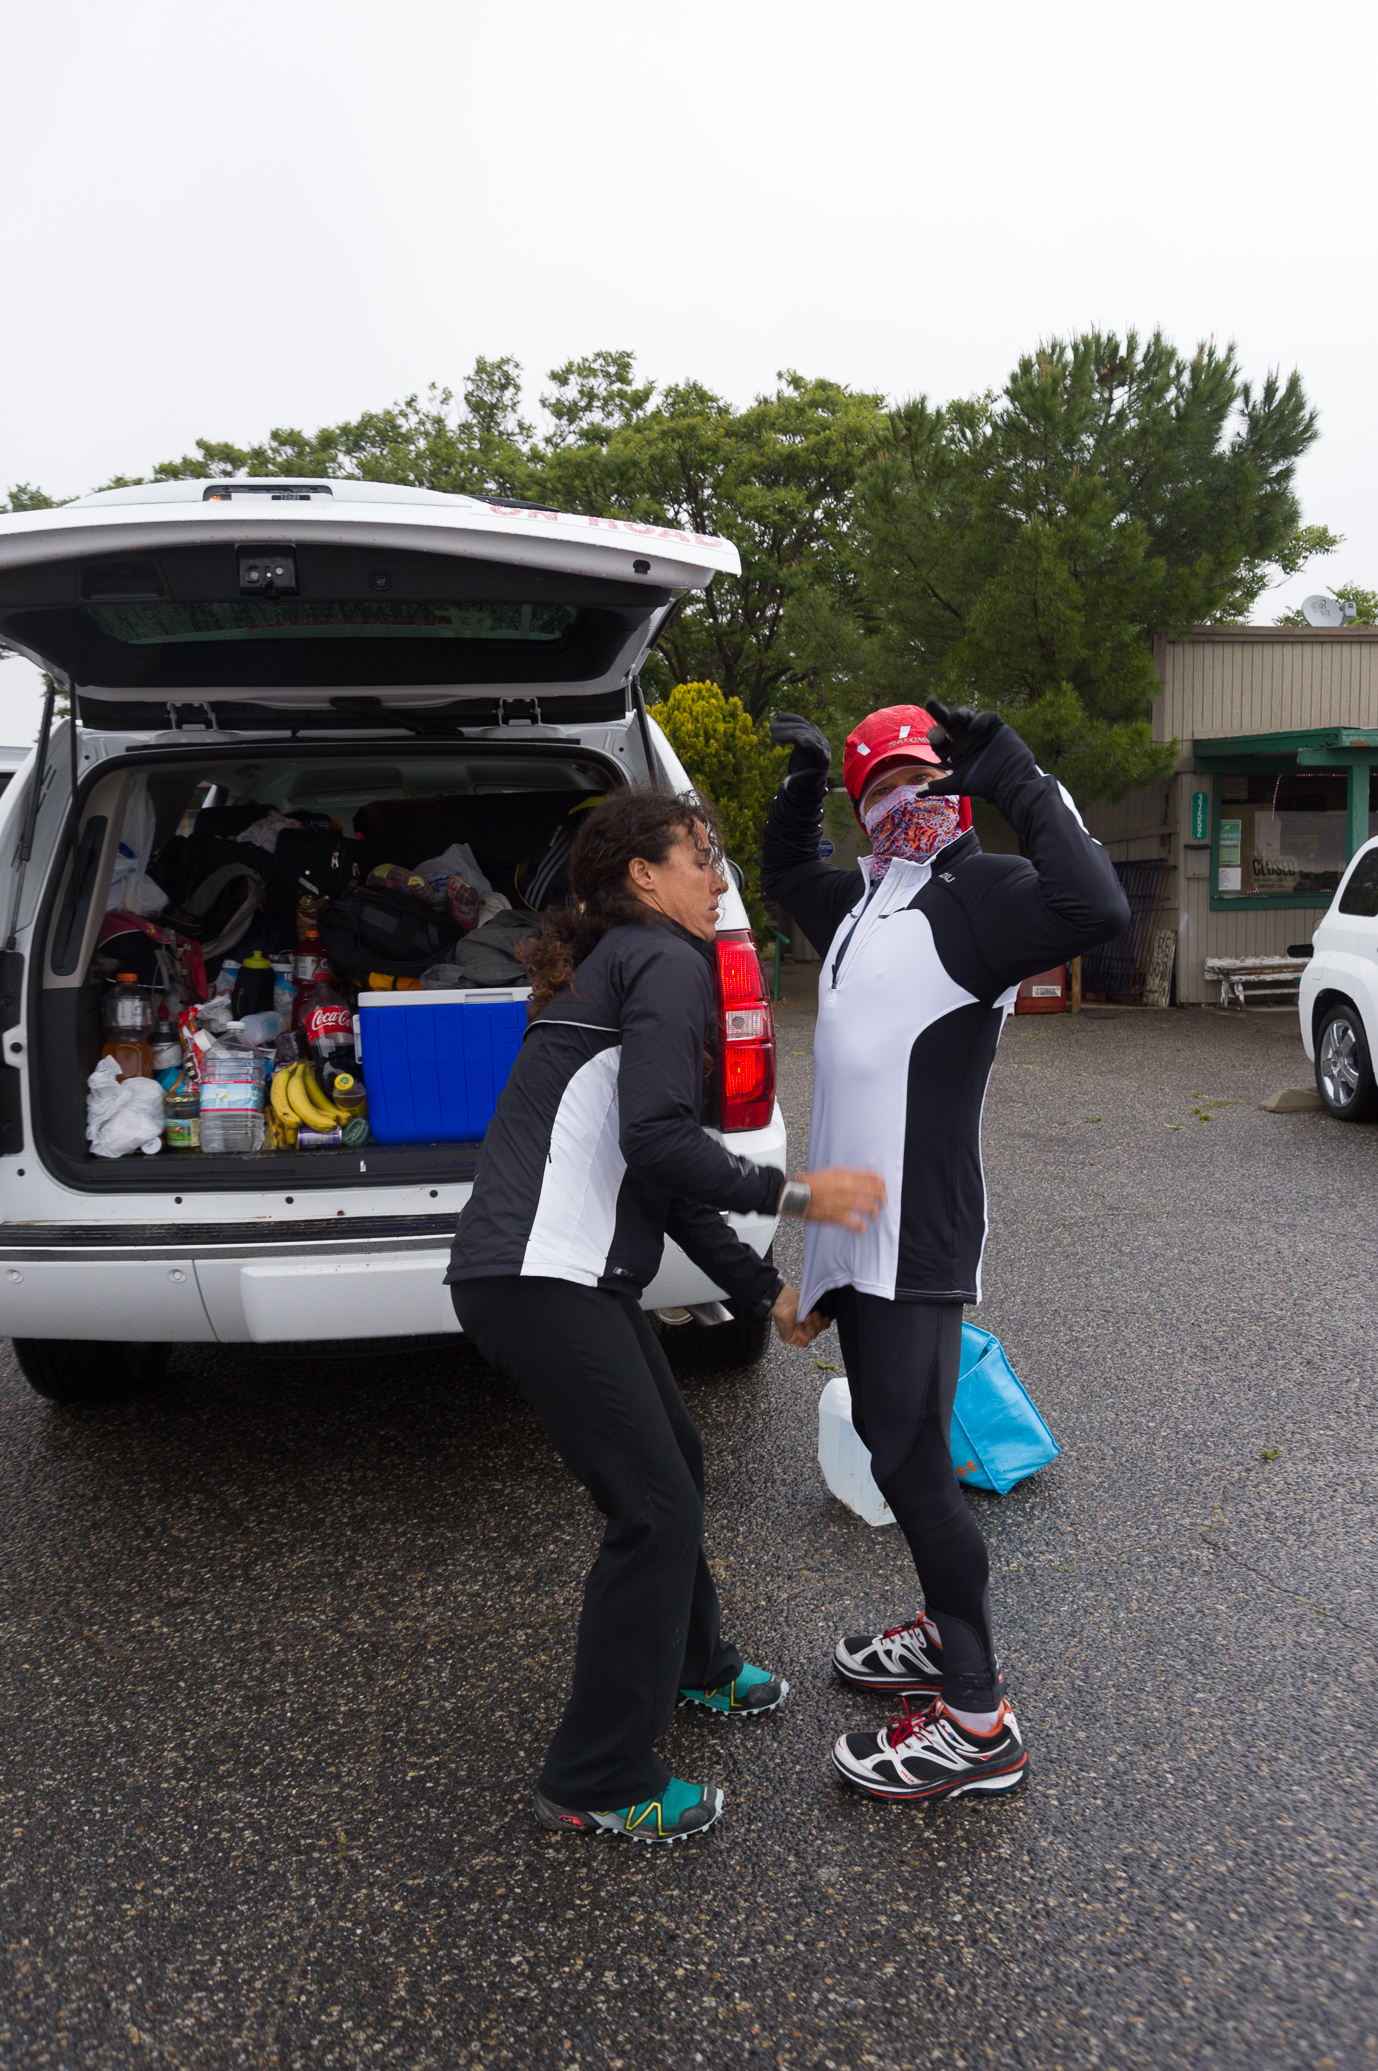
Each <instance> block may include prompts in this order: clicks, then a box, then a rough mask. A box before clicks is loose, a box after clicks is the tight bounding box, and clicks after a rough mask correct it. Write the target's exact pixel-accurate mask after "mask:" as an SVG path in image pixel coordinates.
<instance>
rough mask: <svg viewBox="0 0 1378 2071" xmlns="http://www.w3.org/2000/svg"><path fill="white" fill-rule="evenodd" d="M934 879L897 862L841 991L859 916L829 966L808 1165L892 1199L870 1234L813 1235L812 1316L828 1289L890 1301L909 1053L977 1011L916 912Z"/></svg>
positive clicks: (822, 1229) (827, 1230)
mask: <svg viewBox="0 0 1378 2071" xmlns="http://www.w3.org/2000/svg"><path fill="white" fill-rule="evenodd" d="M930 874H931V873H930V870H929V866H928V865H927V864H926V863H911V862H900V861H896V862H894V863H892V864H891V866H890V868H889V870H888V871H887V872H886V874H885V877H884V878H883V879H882V881H881V885H880V889H879V890H878V891H877V893H876V895H875V897H874V899H872V901H871V904H870V906H869V907H868V908H867V909H866V911H865V912H864V913H863V915H862V917H861V920H860V921H859V922H858V923H857V924H856V932H855V934H854V935H853V936H852V938H851V941H850V942H848V943H847V948H846V952H845V954H844V955H843V957H842V960H841V963H840V965H839V966H838V973H837V979H836V983H834V980H833V964H834V961H835V960H836V958H837V955H838V950H839V948H840V947H841V944H842V943H843V942H844V941H845V940H846V937H847V931H848V929H849V928H850V927H851V926H852V917H851V915H849V916H848V917H847V919H846V920H844V921H843V923H842V926H841V927H840V928H839V929H838V932H837V936H836V938H835V939H834V941H833V943H832V944H831V945H830V947H829V950H828V954H827V956H826V957H825V958H824V960H823V968H822V972H821V974H820V977H819V983H818V1028H817V1033H816V1034H815V1037H814V1094H813V1121H812V1125H811V1128H810V1132H809V1165H810V1167H811V1168H812V1169H813V1170H815V1171H818V1170H820V1169H821V1168H822V1167H824V1166H827V1165H852V1166H862V1167H869V1168H871V1169H872V1170H874V1171H877V1172H879V1173H880V1174H881V1176H882V1177H883V1179H884V1181H885V1187H886V1195H887V1199H886V1204H885V1207H884V1209H883V1210H882V1211H881V1213H880V1215H878V1216H877V1217H876V1218H875V1220H874V1221H873V1222H871V1223H870V1224H869V1225H868V1227H867V1228H866V1230H865V1231H856V1230H845V1229H842V1228H841V1227H839V1226H838V1225H836V1224H832V1223H809V1224H807V1225H806V1226H805V1230H804V1272H803V1284H802V1288H801V1292H800V1310H801V1312H802V1313H805V1314H807V1312H808V1310H809V1309H810V1308H812V1307H813V1305H814V1303H815V1301H816V1300H817V1299H818V1297H819V1295H820V1294H822V1293H824V1292H825V1291H826V1290H827V1289H828V1288H830V1287H842V1286H851V1287H856V1288H859V1289H860V1290H861V1291H862V1292H863V1293H865V1294H878V1295H883V1296H885V1297H888V1298H893V1296H894V1292H895V1274H896V1268H897V1264H898V1258H899V1241H900V1219H901V1213H902V1209H903V1184H902V1183H903V1178H904V1139H905V1125H906V1115H907V1108H908V1099H909V1057H910V1052H911V1051H912V1049H913V1047H914V1044H915V1042H916V1041H917V1039H918V1037H919V1036H920V1035H921V1034H922V1033H923V1031H924V1029H926V1028H929V1027H931V1026H932V1024H933V1023H934V1022H935V1021H939V1020H941V1019H942V1018H943V1016H944V1015H946V1014H951V1013H953V1012H955V1010H956V1009H957V1008H959V1007H969V1006H973V1005H974V1004H975V1003H976V1000H975V995H974V994H973V993H970V992H968V991H967V990H966V988H965V987H964V986H961V985H959V984H958V983H957V981H956V980H955V979H954V978H953V977H952V976H951V975H950V973H949V972H948V970H947V967H946V965H945V964H944V963H943V961H942V959H941V957H940V956H939V955H938V951H937V947H936V945H935V943H934V940H933V930H932V928H931V927H930V926H929V923H928V919H927V916H926V915H925V914H923V913H917V912H914V911H913V910H911V908H910V905H909V902H910V900H911V899H912V898H913V897H914V895H915V893H916V892H918V891H919V890H920V889H921V888H922V887H923V886H924V885H925V884H927V882H928V879H929V876H930Z"/></svg>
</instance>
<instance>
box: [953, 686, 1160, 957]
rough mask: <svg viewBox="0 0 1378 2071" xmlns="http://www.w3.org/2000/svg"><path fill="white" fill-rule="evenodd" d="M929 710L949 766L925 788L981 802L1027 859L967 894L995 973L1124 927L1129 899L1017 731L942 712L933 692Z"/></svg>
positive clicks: (1070, 952) (1076, 951) (1073, 949)
mask: <svg viewBox="0 0 1378 2071" xmlns="http://www.w3.org/2000/svg"><path fill="white" fill-rule="evenodd" d="M928 710H929V711H930V712H931V713H932V714H933V716H934V718H935V719H936V720H937V721H938V727H939V729H941V730H935V731H934V732H933V733H932V734H930V735H929V743H930V745H931V746H932V747H933V748H934V749H936V751H937V752H938V754H940V755H941V756H942V758H943V761H944V762H945V763H946V764H947V765H948V766H949V768H950V770H951V774H950V776H948V777H945V778H942V779H939V780H936V781H934V782H933V783H931V784H929V785H928V786H927V787H926V788H927V790H928V791H929V793H930V794H932V793H940V794H941V793H961V792H965V793H968V794H970V795H973V796H975V797H978V798H984V799H986V800H987V801H988V802H989V803H990V804H991V805H993V806H995V808H996V809H997V811H999V812H1001V813H1003V814H1004V816H1005V818H1006V819H1007V820H1008V821H1009V823H1010V825H1011V827H1013V829H1014V831H1015V833H1016V834H1017V835H1018V836H1019V839H1020V841H1021V842H1022V844H1023V847H1024V852H1025V855H1026V856H1027V858H1028V861H1029V863H1030V864H1031V865H1032V866H1033V867H1032V870H1028V869H1020V870H1012V871H1010V872H1009V873H1007V874H1003V875H1001V876H1000V877H998V878H992V879H990V880H989V882H988V883H985V884H983V883H982V881H981V880H976V881H975V882H976V883H977V884H980V885H982V888H981V889H980V890H977V891H975V892H974V893H972V894H971V895H970V906H969V915H970V919H971V921H972V925H973V929H974V932H975V935H976V944H977V948H978V950H979V953H980V955H981V956H982V958H983V959H984V961H985V962H986V963H987V964H988V965H989V966H990V968H991V970H992V972H993V973H994V975H995V977H996V979H997V980H998V981H999V982H1000V983H1001V984H1002V985H1008V984H1012V983H1014V982H1015V981H1016V980H1018V979H1022V978H1028V977H1030V976H1032V974H1033V973H1034V972H1035V971H1045V970H1048V969H1049V968H1050V967H1051V966H1052V965H1054V964H1060V963H1064V962H1066V961H1067V959H1068V958H1069V957H1074V956H1081V955H1083V954H1084V953H1085V951H1087V950H1088V949H1094V948H1095V946H1096V944H1097V943H1098V942H1105V941H1107V940H1108V939H1109V938H1110V937H1111V936H1112V935H1117V934H1119V933H1120V931H1121V930H1122V929H1123V928H1126V927H1127V926H1128V925H1129V902H1128V900H1127V899H1126V898H1125V895H1124V889H1123V887H1122V886H1121V884H1120V881H1119V878H1118V877H1117V876H1116V874H1115V870H1114V866H1113V865H1112V863H1111V861H1110V858H1109V857H1108V856H1107V855H1106V853H1105V850H1104V849H1103V848H1102V847H1101V845H1100V843H1099V842H1098V841H1096V840H1094V839H1093V838H1092V836H1091V835H1090V834H1088V833H1087V831H1086V827H1085V825H1084V823H1083V821H1082V817H1081V814H1080V813H1079V812H1078V811H1077V809H1076V806H1075V805H1074V804H1073V802H1072V799H1071V796H1070V794H1069V793H1068V792H1067V791H1066V790H1065V789H1064V787H1063V786H1062V785H1061V784H1060V783H1059V782H1058V780H1057V778H1056V777H1050V776H1048V775H1046V774H1045V772H1044V771H1043V770H1041V769H1040V768H1039V767H1038V764H1037V763H1036V762H1035V761H1034V758H1033V755H1032V753H1031V752H1030V750H1029V749H1028V748H1027V747H1026V746H1025V744H1024V742H1023V741H1021V740H1020V738H1019V736H1018V734H1017V733H1015V732H1014V731H1013V729H1012V728H1011V727H1009V726H1007V725H1006V724H1005V722H1004V721H1003V720H1002V719H1001V718H1000V716H999V714H998V713H995V712H976V713H973V712H969V711H967V710H966V709H965V708H964V707H960V706H959V707H957V708H955V709H951V710H949V709H948V707H946V706H945V705H941V704H939V702H938V700H937V699H936V698H930V699H929V700H928ZM939 867H941V866H939ZM963 903H967V901H966V895H965V894H964V900H963Z"/></svg>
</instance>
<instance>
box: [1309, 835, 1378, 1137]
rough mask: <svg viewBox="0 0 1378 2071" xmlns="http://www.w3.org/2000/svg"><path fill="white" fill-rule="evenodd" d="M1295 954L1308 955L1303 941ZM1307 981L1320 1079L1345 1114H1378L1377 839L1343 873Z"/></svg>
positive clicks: (1314, 943)
mask: <svg viewBox="0 0 1378 2071" xmlns="http://www.w3.org/2000/svg"><path fill="white" fill-rule="evenodd" d="M1292 953H1293V955H1303V956H1304V955H1306V954H1307V948H1306V945H1305V944H1296V945H1294V947H1293V951H1292ZM1310 957H1311V961H1310V963H1309V964H1308V965H1307V968H1306V970H1305V971H1304V972H1303V974H1302V981H1301V998H1300V1012H1301V1039H1302V1042H1303V1043H1304V1044H1305V1046H1306V1054H1307V1056H1308V1057H1310V1058H1311V1059H1313V1061H1314V1063H1315V1067H1316V1086H1317V1090H1318V1091H1319V1093H1320V1096H1321V1099H1322V1100H1323V1101H1324V1102H1325V1104H1326V1106H1327V1107H1328V1108H1329V1110H1330V1112H1331V1114H1332V1115H1338V1116H1339V1117H1340V1119H1341V1120H1342V1121H1346V1122H1367V1121H1372V1120H1373V1119H1374V1118H1375V1117H1378V1082H1375V1079H1374V1071H1373V1061H1374V1058H1375V1057H1378V840H1373V841H1369V842H1366V843H1365V844H1364V846H1363V848H1361V849H1360V850H1359V853H1358V854H1357V855H1356V856H1355V857H1354V859H1353V861H1352V862H1351V863H1350V866H1349V868H1348V870H1346V872H1345V874H1344V876H1343V877H1342V878H1341V880H1340V883H1339V886H1338V888H1337V890H1336V893H1335V897H1334V899H1333V900H1332V901H1331V903H1330V908H1329V911H1328V912H1327V913H1326V916H1325V918H1324V920H1322V922H1321V924H1320V926H1319V927H1318V928H1317V929H1316V932H1315V934H1314V936H1313V937H1312V940H1311V945H1310Z"/></svg>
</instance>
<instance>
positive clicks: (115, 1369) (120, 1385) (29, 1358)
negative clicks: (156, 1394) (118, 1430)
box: [14, 1338, 172, 1405]
mask: <svg viewBox="0 0 1378 2071" xmlns="http://www.w3.org/2000/svg"><path fill="white" fill-rule="evenodd" d="M171 1350H172V1347H171V1345H151V1344H150V1345H138V1344H134V1345H125V1344H109V1343H106V1342H105V1341H104V1340H102V1339H99V1338H15V1339H14V1356H15V1358H16V1359H17V1360H18V1361H19V1367H20V1371H21V1372H22V1374H23V1376H24V1378H25V1380H26V1381H27V1382H28V1384H29V1386H30V1387H31V1388H32V1389H33V1390H34V1392H35V1393H36V1394H38V1395H42V1396H44V1397H45V1399H46V1400H47V1401H49V1402H68V1403H88V1404H92V1405H94V1404H98V1403H111V1402H128V1401H129V1400H130V1398H131V1397H133V1396H135V1395H146V1394H148V1393H149V1392H150V1390H152V1389H154V1388H158V1387H161V1385H162V1383H163V1381H164V1380H165V1379H166V1377H167V1363H168V1355H169V1353H170V1352H171Z"/></svg>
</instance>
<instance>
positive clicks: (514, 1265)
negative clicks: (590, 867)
mask: <svg viewBox="0 0 1378 2071" xmlns="http://www.w3.org/2000/svg"><path fill="white" fill-rule="evenodd" d="M713 973H714V963H713V945H712V943H711V942H709V943H701V942H698V941H696V940H695V938H694V937H693V936H692V935H690V934H689V933H688V932H687V930H685V929H684V928H681V927H679V926H678V925H677V924H676V923H674V922H666V921H661V922H652V923H650V924H649V925H646V926H644V927H643V926H637V925H630V926H622V927H615V928H610V929H609V930H608V932H607V934H606V935H604V937H603V939H602V941H601V942H599V943H598V945H597V947H596V948H595V949H594V950H592V951H591V952H590V954H589V955H588V956H587V957H586V958H585V959H584V961H583V962H582V963H581V964H580V965H579V967H578V969H577V970H576V972H575V974H574V982H573V984H572V985H571V986H568V987H566V988H565V990H564V991H562V992H560V993H558V994H557V995H556V997H555V998H554V999H553V1000H552V1001H551V1003H550V1005H549V1006H548V1007H546V1008H545V1009H544V1011H543V1012H542V1013H540V1014H538V1015H537V1017H536V1018H535V1020H534V1021H533V1022H532V1023H531V1025H530V1027H529V1028H528V1029H527V1031H526V1036H525V1040H524V1041H523V1043H522V1047H521V1050H520V1052H519V1053H518V1057H517V1061H516V1064H515V1065H514V1066H513V1069H512V1074H511V1077H510V1078H509V1079H508V1081H507V1084H506V1086H505V1087H504V1089H503V1092H502V1096H501V1098H500V1099H499V1101H498V1105H497V1111H496V1113H495V1114H494V1116H493V1119H492V1121H491V1122H490V1124H489V1126H488V1133H487V1135H486V1136H485V1138H484V1140H483V1147H482V1149H481V1151H480V1153H479V1160H478V1171H477V1174H476V1177H475V1180H474V1191H473V1195H472V1197H471V1198H470V1200H469V1202H468V1203H467V1204H466V1206H465V1208H464V1210H463V1212H462V1214H461V1215H460V1218H459V1226H458V1229H457V1230H456V1233H455V1241H454V1248H453V1251H452V1253H451V1257H450V1270H449V1272H448V1273H447V1274H446V1280H447V1282H453V1281H456V1280H475V1279H486V1278H489V1277H490V1276H496V1275H499V1274H503V1275H506V1274H516V1275H523V1276H532V1275H535V1276H539V1277H541V1278H544V1279H550V1280H570V1281H573V1282H574V1284H575V1285H576V1286H579V1287H605V1288H616V1289H620V1290H626V1291H629V1292H634V1293H637V1294H639V1293H640V1292H641V1291H642V1289H643V1288H645V1287H646V1286H647V1285H648V1284H649V1282H650V1281H651V1280H653V1279H654V1278H655V1275H656V1271H657V1269H658V1267H659V1265H660V1259H661V1253H662V1252H663V1250H664V1248H665V1238H666V1237H667V1235H668V1236H670V1237H673V1238H674V1240H675V1242H676V1243H677V1244H679V1245H680V1247H681V1248H682V1249H683V1250H684V1251H685V1252H687V1254H688V1255H689V1257H690V1258H691V1259H692V1260H693V1261H694V1263H695V1265H697V1266H700V1267H702V1269H703V1270H704V1271H705V1272H706V1273H707V1274H708V1275H709V1277H710V1278H711V1279H713V1280H714V1281H716V1283H717V1285H718V1286H719V1287H722V1288H724V1289H726V1291H727V1293H728V1294H729V1295H730V1296H732V1297H733V1298H734V1299H735V1300H737V1301H740V1302H745V1303H749V1304H751V1305H753V1306H754V1305H755V1304H756V1303H758V1302H760V1301H762V1300H765V1299H767V1298H768V1299H769V1300H771V1301H774V1299H775V1297H776V1295H777V1294H778V1293H779V1291H780V1289H781V1287H782V1286H783V1284H784V1283H783V1281H782V1280H781V1277H780V1275H779V1274H778V1273H777V1272H776V1270H775V1268H774V1267H773V1266H772V1265H770V1264H768V1263H767V1262H766V1261H765V1260H763V1259H761V1258H759V1257H758V1256H757V1255H756V1253H755V1252H754V1251H753V1250H752V1249H751V1248H750V1246H749V1245H746V1244H743V1243H742V1241H741V1239H740V1238H739V1237H738V1236H737V1235H736V1234H735V1232H734V1231H733V1230H731V1229H730V1228H729V1227H728V1225H727V1224H726V1223H725V1222H724V1221H723V1220H722V1216H721V1214H720V1213H718V1212H715V1211H721V1210H723V1209H729V1210H735V1211H736V1212H738V1213H739V1214H756V1215H774V1213H775V1210H776V1204H777V1202H778V1200H779V1195H780V1186H781V1181H782V1179H783V1174H782V1173H780V1172H778V1171H776V1170H774V1169H773V1168H770V1167H766V1166H761V1165H753V1164H752V1163H751V1162H750V1161H749V1160H748V1159H746V1158H738V1157H734V1156H733V1154H732V1153H731V1152H730V1151H727V1150H724V1148H723V1147H722V1145H721V1144H720V1143H718V1142H717V1141H716V1140H715V1139H714V1138H713V1137H711V1136H709V1135H707V1134H706V1133H705V1131H704V1129H703V1126H702V1123H701V1119H700V1118H701V1114H702V1105H703V1091H704V1080H705V1060H706V1058H707V1056H708V1054H709V1049H710V1045H711V1044H712V1042H713V1040H714V1036H715V1031H716V1026H717V998H716V992H715V981H714V975H713Z"/></svg>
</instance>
